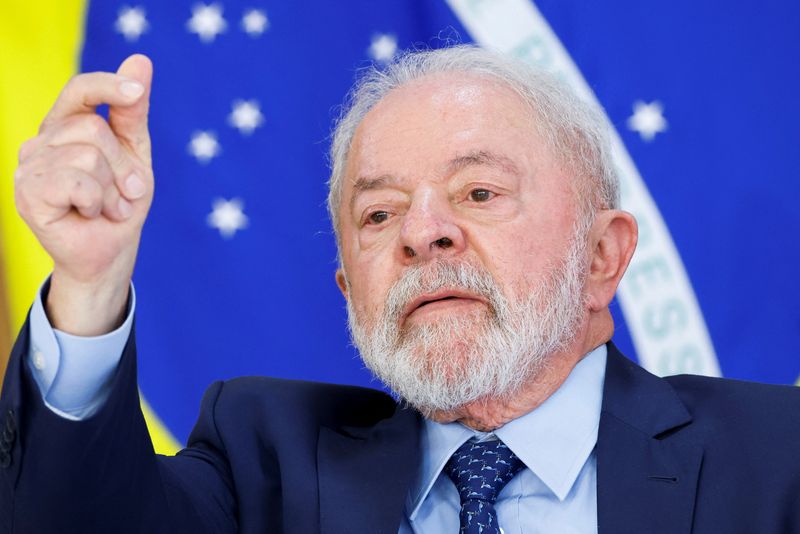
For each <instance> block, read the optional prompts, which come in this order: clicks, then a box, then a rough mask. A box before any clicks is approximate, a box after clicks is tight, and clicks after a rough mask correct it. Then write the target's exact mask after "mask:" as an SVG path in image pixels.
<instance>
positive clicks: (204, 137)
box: [189, 131, 220, 163]
mask: <svg viewBox="0 0 800 534" xmlns="http://www.w3.org/2000/svg"><path fill="white" fill-rule="evenodd" d="M219 152H220V146H219V143H218V142H217V136H216V135H214V132H202V131H200V132H194V133H193V134H192V140H191V141H190V142H189V153H190V154H191V155H192V156H194V157H195V158H197V161H199V162H200V163H208V162H209V161H211V158H213V157H215V156H217V155H219Z"/></svg>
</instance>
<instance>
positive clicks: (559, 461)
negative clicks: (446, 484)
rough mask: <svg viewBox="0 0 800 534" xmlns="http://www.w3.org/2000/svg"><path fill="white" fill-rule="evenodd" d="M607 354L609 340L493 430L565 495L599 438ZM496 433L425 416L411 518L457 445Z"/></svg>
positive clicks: (556, 491)
mask: <svg viewBox="0 0 800 534" xmlns="http://www.w3.org/2000/svg"><path fill="white" fill-rule="evenodd" d="M606 356H607V352H606V346H605V345H601V346H599V347H597V348H596V349H594V350H593V351H591V352H590V353H588V354H587V355H586V356H585V357H584V358H583V359H582V360H581V361H580V362H578V364H577V365H576V366H575V368H574V369H573V370H572V372H571V373H570V374H569V376H567V379H566V380H565V381H564V383H563V384H561V387H559V388H558V389H557V390H556V391H555V393H553V394H552V395H551V396H550V397H549V398H548V399H547V400H545V401H544V402H543V403H542V404H540V405H539V406H538V407H537V408H536V409H535V410H533V411H531V412H528V413H527V414H525V415H523V416H522V417H519V418H517V419H514V420H513V421H511V422H509V423H507V424H506V425H504V426H502V427H501V428H499V429H497V430H496V431H495V432H494V433H493V434H494V435H496V436H497V437H498V438H500V439H501V440H503V442H504V443H505V444H506V445H507V446H508V447H509V448H510V449H511V450H512V451H513V452H514V454H516V455H517V456H519V458H520V459H521V460H522V461H523V462H524V463H525V465H526V466H527V467H528V468H529V469H530V470H531V471H533V473H534V474H535V475H536V476H537V477H539V479H540V480H541V481H542V482H544V484H545V485H546V486H547V487H548V488H549V489H550V490H551V491H552V492H553V493H554V494H555V495H556V497H558V499H559V500H562V501H563V500H564V499H565V498H566V496H567V495H568V494H569V492H570V490H571V489H572V486H573V484H574V483H575V480H576V479H577V478H578V474H579V473H580V471H581V469H582V468H583V465H584V464H585V463H586V460H587V458H588V457H589V455H590V454H591V452H592V450H593V449H594V446H595V444H596V443H597V431H598V428H599V424H600V409H601V407H602V401H603V381H604V379H605V368H606ZM491 435H492V434H491V433H490V434H487V433H483V432H477V431H475V430H472V429H470V428H467V427H465V426H463V425H462V424H460V423H447V424H441V423H435V422H433V421H429V420H427V419H426V420H425V424H424V425H423V428H422V434H421V437H420V439H421V442H420V445H421V449H422V463H421V466H420V472H419V475H418V477H417V481H416V483H415V484H414V485H413V486H412V487H411V491H410V492H409V508H408V509H409V511H410V513H409V518H410V519H411V520H413V519H414V517H415V516H416V514H417V512H418V510H419V508H420V506H421V505H422V502H423V501H424V500H425V498H426V497H427V495H428V493H429V492H430V490H431V488H432V487H433V485H434V483H435V482H436V479H437V478H438V477H439V474H440V473H441V471H442V469H443V468H444V465H445V464H446V463H447V460H449V459H450V456H452V455H453V453H454V452H455V451H456V449H458V448H459V447H460V446H461V445H462V444H463V443H464V442H466V441H467V440H469V439H476V440H482V439H486V438H487V437H489V436H491Z"/></svg>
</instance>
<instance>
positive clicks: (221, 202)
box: [206, 198, 247, 239]
mask: <svg viewBox="0 0 800 534" xmlns="http://www.w3.org/2000/svg"><path fill="white" fill-rule="evenodd" d="M242 208H243V205H242V201H241V200H239V199H238V198H233V199H231V200H225V199H224V198H218V199H215V200H214V208H213V210H212V211H211V213H209V214H208V217H207V218H206V222H207V223H208V225H209V226H210V227H211V228H216V229H217V230H219V233H220V235H222V237H224V238H225V239H230V238H231V237H233V235H234V234H235V233H236V232H237V231H238V230H242V229H244V228H247V215H245V214H244V212H243V211H242Z"/></svg>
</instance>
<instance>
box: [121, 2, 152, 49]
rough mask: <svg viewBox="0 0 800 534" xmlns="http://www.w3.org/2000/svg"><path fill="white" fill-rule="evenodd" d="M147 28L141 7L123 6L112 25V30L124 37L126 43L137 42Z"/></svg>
mask: <svg viewBox="0 0 800 534" xmlns="http://www.w3.org/2000/svg"><path fill="white" fill-rule="evenodd" d="M148 26H149V24H148V23H147V17H146V16H145V11H144V8H143V7H141V6H137V7H129V6H123V7H122V9H120V10H119V15H118V16H117V21H116V22H115V23H114V29H115V30H117V33H121V34H122V35H123V36H125V40H127V41H135V40H137V39H138V38H139V36H140V35H142V34H143V33H144V32H146V31H147V27H148Z"/></svg>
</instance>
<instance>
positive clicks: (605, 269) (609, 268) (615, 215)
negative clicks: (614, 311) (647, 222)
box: [586, 210, 639, 311]
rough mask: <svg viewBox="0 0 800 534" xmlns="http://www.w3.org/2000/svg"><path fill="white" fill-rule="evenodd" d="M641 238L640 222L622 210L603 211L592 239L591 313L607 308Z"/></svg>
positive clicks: (590, 243)
mask: <svg viewBox="0 0 800 534" xmlns="http://www.w3.org/2000/svg"><path fill="white" fill-rule="evenodd" d="M638 236H639V230H638V226H637V224H636V219H635V218H634V217H633V215H631V214H630V213H628V212H626V211H620V210H601V211H599V212H598V214H597V217H596V218H595V222H594V225H593V226H592V230H591V233H590V236H589V245H590V246H591V258H590V264H589V276H588V279H587V288H586V290H587V295H588V297H589V308H590V310H591V311H600V310H602V309H604V308H606V307H607V306H608V305H609V303H610V302H611V299H612V298H614V293H615V292H616V291H617V286H618V285H619V282H620V280H621V279H622V275H623V274H625V270H626V269H627V268H628V264H629V263H630V261H631V257H632V256H633V251H634V250H636V241H637V239H638Z"/></svg>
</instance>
